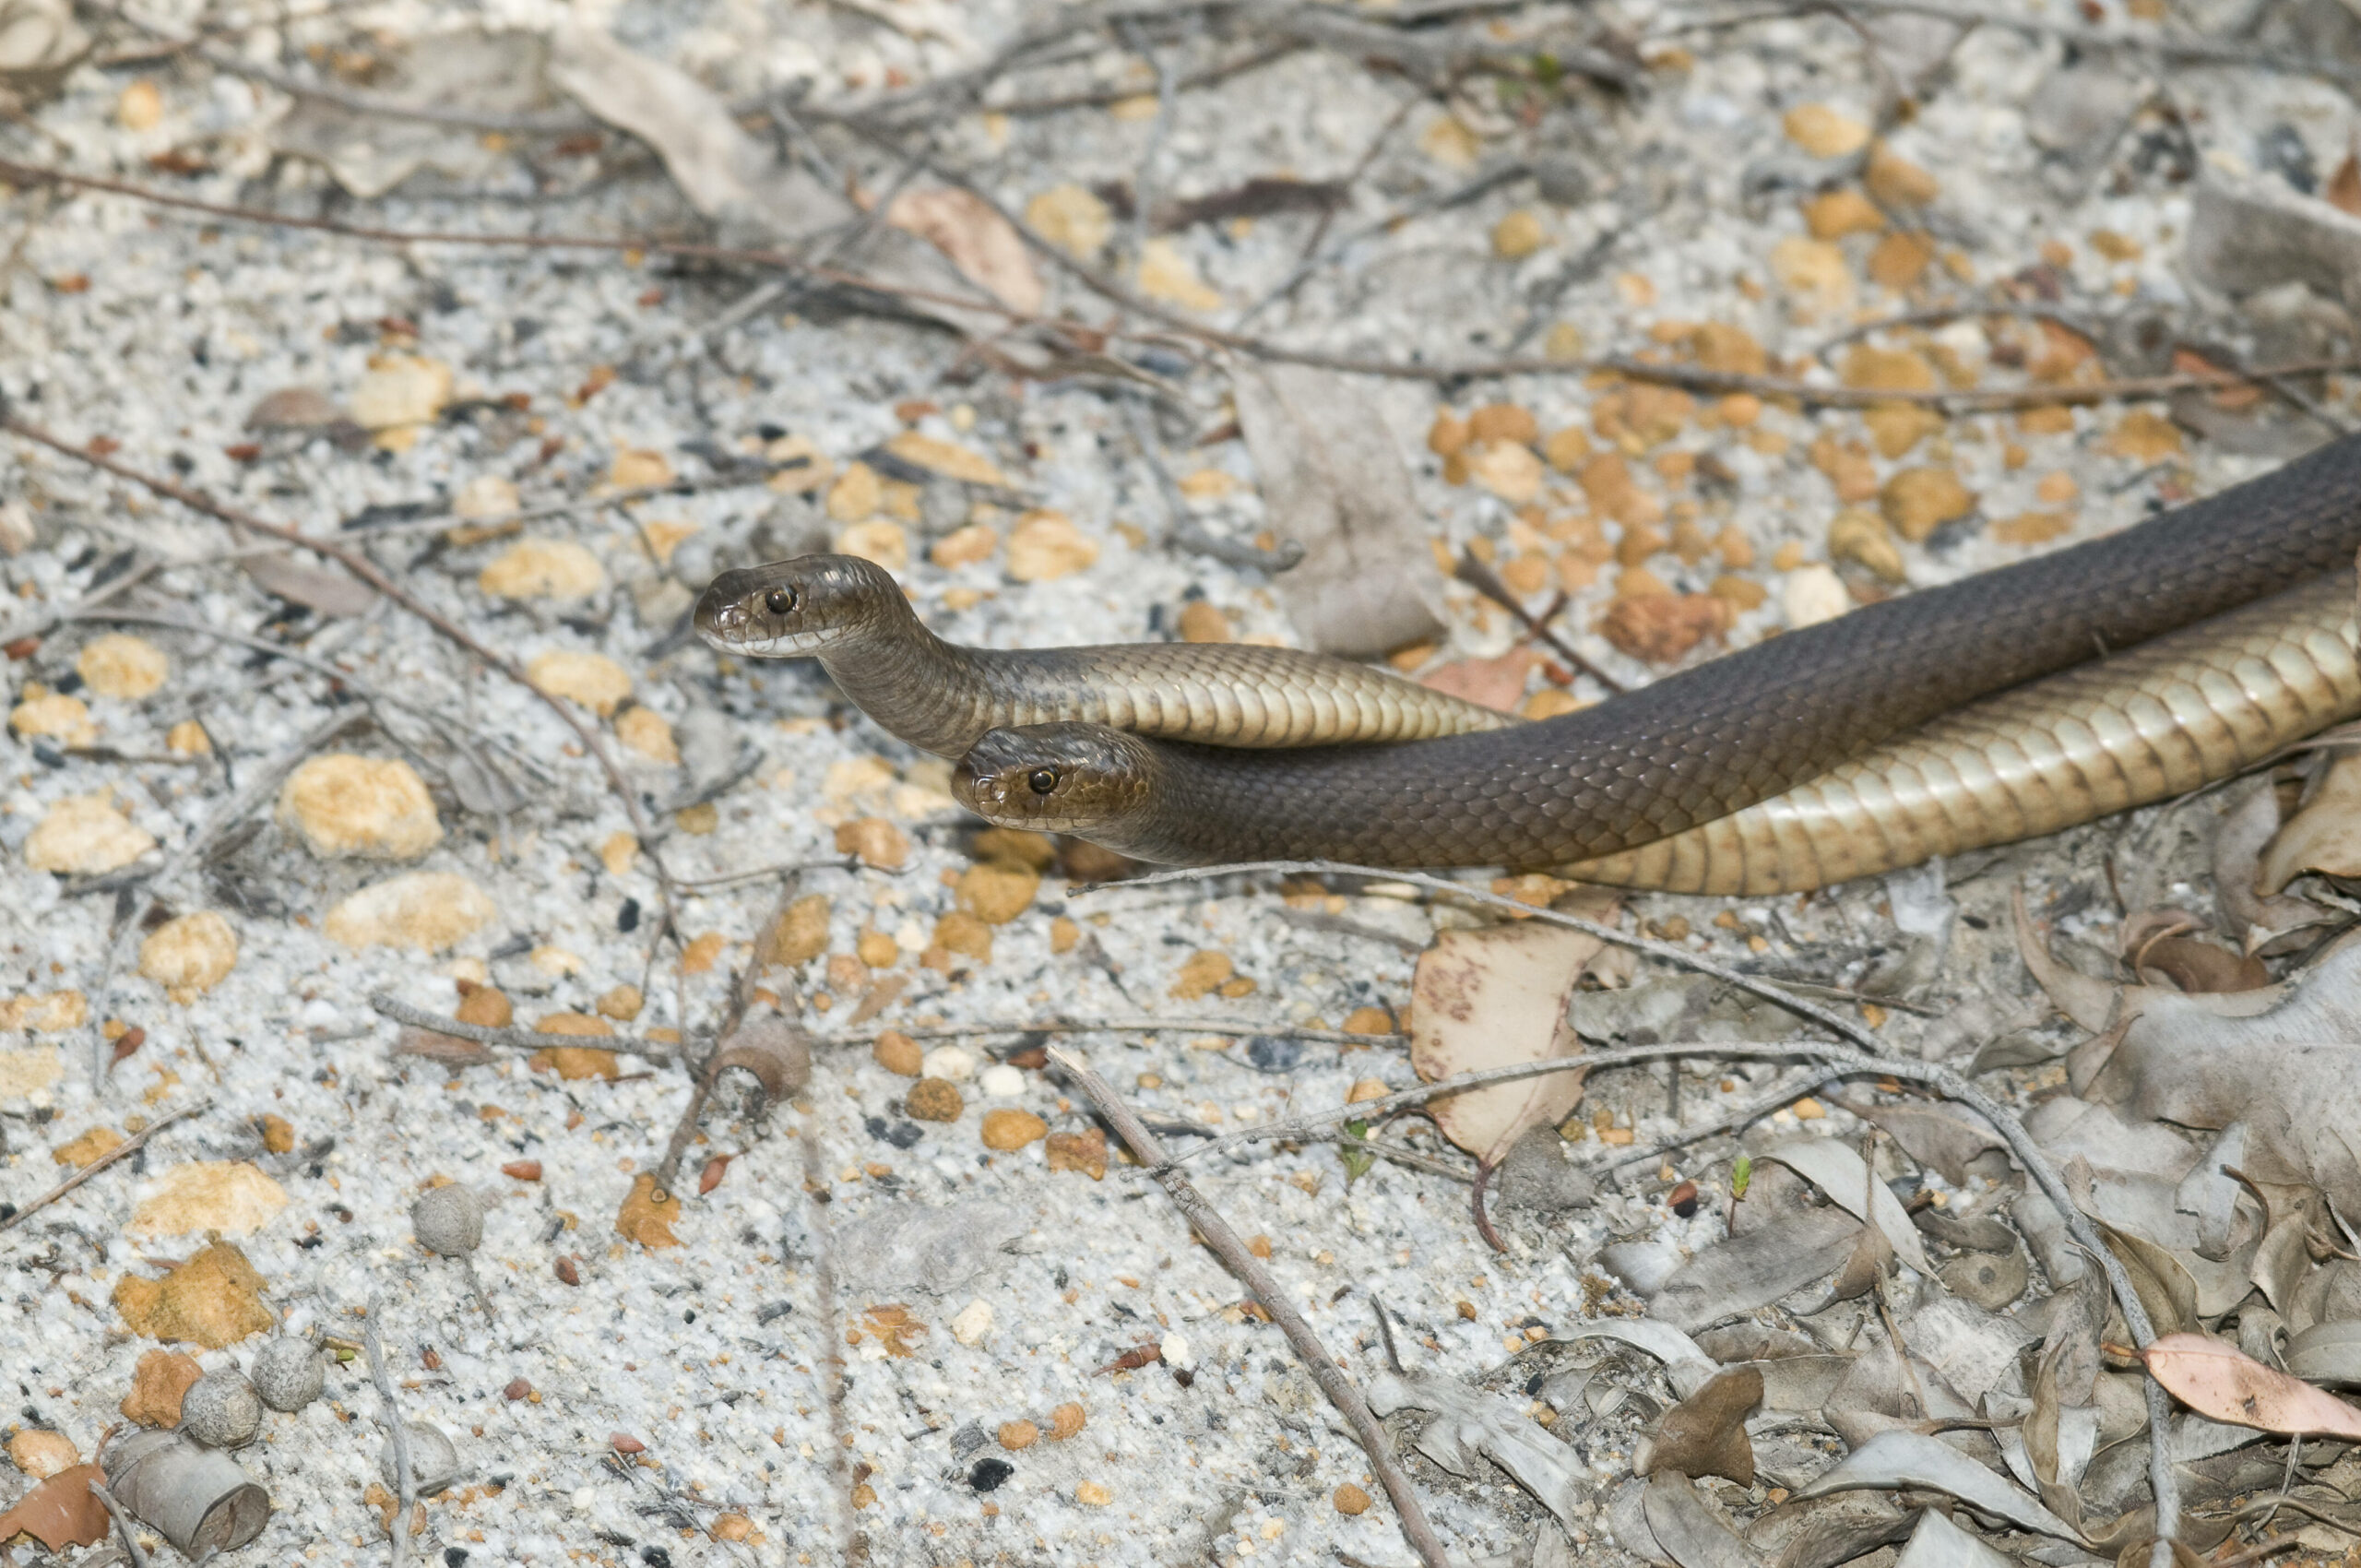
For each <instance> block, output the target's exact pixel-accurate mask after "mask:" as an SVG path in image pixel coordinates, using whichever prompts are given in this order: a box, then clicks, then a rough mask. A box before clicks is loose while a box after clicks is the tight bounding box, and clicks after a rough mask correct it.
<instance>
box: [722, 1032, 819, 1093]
mask: <svg viewBox="0 0 2361 1568" xmlns="http://www.w3.org/2000/svg"><path fill="white" fill-rule="evenodd" d="M726 1067H738V1068H742V1069H744V1070H745V1071H746V1072H749V1073H752V1074H753V1075H754V1076H755V1078H756V1079H757V1080H759V1081H760V1082H761V1084H762V1086H763V1092H764V1093H765V1095H768V1096H769V1097H770V1098H771V1099H775V1100H777V1099H790V1098H792V1097H793V1096H795V1095H797V1094H799V1093H801V1091H802V1088H803V1086H804V1085H805V1084H807V1083H810V1082H811V1081H812V1042H811V1041H810V1039H807V1038H806V1037H805V1035H804V1033H803V1031H802V1030H801V1029H800V1028H796V1027H795V1026H794V1025H793V1024H791V1023H789V1021H788V1020H787V1019H785V1018H782V1017H780V1016H778V1015H777V1014H776V1013H771V1014H759V1015H757V1016H754V1017H752V1018H749V1019H747V1020H746V1021H745V1022H744V1023H742V1024H741V1025H739V1026H738V1027H737V1028H735V1029H732V1030H731V1031H730V1034H729V1037H728V1038H727V1039H723V1040H722V1042H721V1054H720V1055H718V1056H717V1057H715V1058H714V1059H713V1075H714V1076H715V1077H717V1078H718V1077H719V1075H720V1074H721V1071H722V1069H724V1068H726Z"/></svg>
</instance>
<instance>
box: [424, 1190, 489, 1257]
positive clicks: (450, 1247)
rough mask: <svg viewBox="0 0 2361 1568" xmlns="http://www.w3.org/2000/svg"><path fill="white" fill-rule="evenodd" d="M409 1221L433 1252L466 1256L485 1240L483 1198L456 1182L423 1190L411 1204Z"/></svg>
mask: <svg viewBox="0 0 2361 1568" xmlns="http://www.w3.org/2000/svg"><path fill="white" fill-rule="evenodd" d="M409 1223H410V1229H412V1230H413V1231H415V1232H416V1233H417V1236H418V1240H419V1244H420V1245H421V1246H423V1247H425V1248H426V1249H427V1250H428V1251H429V1252H436V1253H442V1254H443V1255H444V1256H445V1257H446V1258H462V1257H465V1256H467V1255H468V1254H469V1253H472V1252H474V1251H475V1250H476V1249H477V1248H478V1247H480V1246H481V1245H482V1244H483V1200H482V1199H481V1198H480V1197H478V1196H476V1194H475V1191H474V1189H473V1188H470V1187H467V1186H463V1185H461V1184H460V1183H458V1182H452V1183H451V1184H450V1185H449V1186H447V1187H436V1188H434V1189H433V1190H432V1191H431V1192H425V1193H421V1194H419V1197H418V1201H417V1202H416V1203H414V1204H412V1205H410V1206H409Z"/></svg>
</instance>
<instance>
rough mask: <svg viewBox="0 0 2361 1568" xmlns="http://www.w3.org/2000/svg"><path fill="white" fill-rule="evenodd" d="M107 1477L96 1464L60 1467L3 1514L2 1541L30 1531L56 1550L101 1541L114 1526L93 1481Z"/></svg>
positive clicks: (0, 1523)
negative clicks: (94, 1493) (92, 1492)
mask: <svg viewBox="0 0 2361 1568" xmlns="http://www.w3.org/2000/svg"><path fill="white" fill-rule="evenodd" d="M105 1479H107V1476H106V1472H105V1471H104V1470H101V1468H99V1467H97V1466H96V1465H76V1466H74V1467H71V1468H68V1469H64V1470H60V1471H58V1472H57V1474H55V1475H53V1476H52V1477H50V1478H49V1479H47V1480H45V1481H43V1482H42V1483H41V1484H40V1485H39V1486H37V1487H35V1488H33V1489H32V1491H29V1492H27V1493H25V1495H24V1496H22V1497H20V1498H18V1500H17V1505H16V1506H15V1507H14V1508H11V1509H9V1510H8V1511H7V1512H6V1513H5V1514H0V1541H6V1540H8V1539H10V1538H14V1537H16V1536H19V1535H27V1536H30V1537H32V1538H33V1539H35V1540H37V1541H39V1542H41V1544H42V1545H43V1546H45V1547H47V1548H49V1550H52V1551H59V1550H64V1549H65V1548H66V1547H69V1546H96V1545H98V1544H99V1542H101V1541H102V1540H104V1539H106V1538H107V1531H108V1529H109V1528H110V1527H111V1526H110V1524H109V1522H108V1519H107V1511H106V1505H105V1504H103V1503H101V1502H100V1501H99V1500H98V1499H97V1498H95V1497H93V1496H91V1495H90V1483H91V1482H92V1481H104V1480H105Z"/></svg>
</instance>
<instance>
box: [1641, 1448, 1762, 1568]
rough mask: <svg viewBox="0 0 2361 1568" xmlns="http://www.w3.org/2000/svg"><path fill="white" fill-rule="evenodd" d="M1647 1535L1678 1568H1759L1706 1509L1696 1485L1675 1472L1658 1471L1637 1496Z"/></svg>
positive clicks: (1758, 1561) (1747, 1550)
mask: <svg viewBox="0 0 2361 1568" xmlns="http://www.w3.org/2000/svg"><path fill="white" fill-rule="evenodd" d="M1640 1509H1641V1513H1642V1514H1643V1516H1644V1517H1645V1518H1646V1520H1647V1523H1648V1533H1649V1534H1650V1535H1652V1536H1654V1537H1655V1539H1656V1545H1657V1546H1658V1547H1660V1548H1662V1549H1663V1550H1664V1553H1665V1555H1666V1556H1667V1557H1669V1558H1671V1559H1672V1560H1673V1562H1677V1563H1679V1565H1680V1568H1761V1564H1762V1559H1761V1558H1760V1557H1758V1556H1756V1555H1755V1554H1754V1552H1753V1551H1752V1550H1750V1548H1749V1547H1748V1546H1747V1544H1746V1542H1744V1541H1743V1540H1740V1539H1739V1538H1738V1536H1737V1534H1736V1533H1735V1532H1733V1531H1732V1530H1731V1529H1730V1527H1729V1526H1727V1525H1726V1524H1724V1523H1723V1522H1722V1518H1721V1515H1718V1514H1715V1513H1714V1511H1713V1509H1711V1508H1709V1507H1707V1506H1706V1503H1705V1500H1704V1499H1703V1497H1701V1496H1699V1495H1698V1492H1697V1486H1696V1483H1695V1482H1693V1481H1691V1479H1689V1478H1688V1477H1687V1476H1684V1475H1682V1474H1681V1473H1680V1472H1679V1471H1678V1470H1659V1471H1657V1472H1656V1473H1655V1476H1654V1477H1653V1478H1651V1479H1650V1480H1649V1481H1648V1490H1647V1491H1644V1492H1643V1493H1641V1496H1640Z"/></svg>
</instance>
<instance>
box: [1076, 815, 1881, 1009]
mask: <svg viewBox="0 0 2361 1568" xmlns="http://www.w3.org/2000/svg"><path fill="white" fill-rule="evenodd" d="M1244 872H1277V873H1282V874H1286V873H1310V874H1313V875H1321V876H1366V877H1372V878H1375V879H1376V880H1378V881H1381V882H1406V883H1408V884H1410V885H1413V886H1417V887H1425V888H1430V889H1431V890H1433V891H1434V892H1437V893H1447V894H1450V895H1451V896H1452V897H1456V898H1465V899H1467V900H1468V901H1469V902H1471V903H1477V904H1482V905H1485V906H1486V907H1488V908H1490V909H1499V910H1501V911H1502V912H1504V913H1508V914H1513V915H1516V916H1519V917H1520V918H1523V919H1526V920H1536V921H1541V922H1543V923H1544V924H1546V925H1558V926H1564V927H1565V928H1566V929H1567V930H1569V931H1579V932H1584V933H1585V934H1586V935H1590V936H1595V937H1597V938H1598V939H1599V940H1600V941H1602V942H1611V943H1613V944H1616V945H1617V946H1619V947H1629V948H1631V949H1632V950H1633V951H1635V952H1640V953H1645V954H1647V955H1648V956H1651V957H1655V958H1662V959H1664V960H1665V961H1666V962H1667V963H1671V964H1678V965H1679V966H1680V967H1681V968H1686V969H1694V970H1696V971H1697V972H1698V973H1699V974H1701V975H1710V976H1712V977H1713V978H1714V979H1715V980H1720V981H1722V982H1723V983H1724V984H1726V985H1734V986H1736V987H1738V989H1739V990H1740V991H1746V992H1753V993H1754V994H1755V995H1757V996H1760V997H1762V999H1763V1000H1764V1001H1766V1002H1771V1003H1774V1004H1777V1005H1779V1006H1781V1007H1784V1008H1786V1010H1787V1011H1789V1012H1790V1013H1793V1014H1795V1015H1796V1016H1798V1017H1802V1018H1809V1019H1810V1020H1811V1021H1812V1022H1813V1023H1815V1024H1818V1025H1820V1026H1821V1028H1825V1029H1828V1030H1830V1031H1831V1032H1833V1033H1834V1034H1835V1035H1837V1036H1838V1037H1839V1038H1840V1039H1848V1040H1851V1041H1852V1042H1853V1043H1854V1044H1855V1045H1856V1046H1857V1047H1858V1048H1859V1049H1861V1050H1862V1051H1869V1052H1871V1053H1874V1052H1876V1051H1877V1050H1878V1049H1879V1041H1878V1038H1877V1036H1876V1035H1874V1034H1872V1033H1870V1032H1869V1030H1868V1029H1866V1028H1863V1027H1862V1026H1860V1025H1859V1024H1857V1023H1855V1022H1854V1021H1853V1020H1852V1019H1850V1018H1847V1017H1845V1016H1842V1015H1840V1014H1837V1013H1833V1012H1831V1011H1830V1010H1829V1009H1827V1008H1825V1007H1822V1006H1820V1005H1819V1004H1816V1003H1811V1002H1807V1001H1805V1000H1804V999H1803V998H1802V997H1800V996H1797V994H1795V992H1791V991H1788V990H1787V989H1786V988H1785V987H1783V986H1781V985H1780V984H1779V983H1778V982H1777V981H1775V980H1765V979H1763V978H1762V976H1760V975H1750V974H1747V973H1745V972H1743V971H1742V970H1738V969H1733V968H1729V967H1728V966H1727V965H1725V964H1718V963H1715V962H1714V960H1713V959H1711V958H1708V957H1706V956H1704V955H1703V954H1701V953H1692V952H1691V951H1690V950H1689V949H1688V948H1686V947H1677V946H1675V945H1673V944H1671V943H1668V942H1658V941H1655V939H1654V938H1652V937H1645V936H1639V935H1635V934H1633V933H1632V932H1626V931H1618V930H1616V929H1615V928H1614V927H1613V926H1610V925H1601V924H1600V923H1599V922H1598V921H1590V920H1584V918H1583V917H1582V916H1580V915H1570V914H1567V913H1565V912H1564V911H1563V910H1560V909H1536V908H1534V907H1533V906H1532V905H1530V904H1521V903H1519V902H1517V901H1516V900H1515V899H1513V898H1509V897H1502V896H1501V895H1500V894H1498V893H1494V892H1492V891H1490V890H1489V889H1488V888H1482V887H1471V886H1469V885H1467V884H1465V883H1464V882H1453V881H1452V880H1451V879H1450V878H1449V877H1444V876H1431V875H1429V874H1428V873H1424V872H1415V871H1399V870H1394V869H1391V868H1388V867H1384V866H1360V865H1348V864H1347V863H1345V862H1343V861H1233V862H1231V863H1229V864H1227V865H1218V866H1192V867H1187V868H1184V869H1182V870H1179V871H1162V872H1155V873H1150V874H1148V875H1145V876H1135V877H1132V878H1130V879H1128V880H1126V881H1123V882H1109V883H1098V884H1097V885H1092V886H1086V887H1076V888H1073V889H1070V890H1069V891H1068V893H1067V897H1070V898H1078V897H1083V896H1085V895H1086V894H1091V893H1098V892H1103V891H1105V890H1107V889H1109V888H1113V887H1154V886H1157V885H1159V884H1163V883H1168V882H1197V881H1203V880H1204V879H1205V878H1207V877H1213V876H1228V875H1233V874H1236V873H1244Z"/></svg>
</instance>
